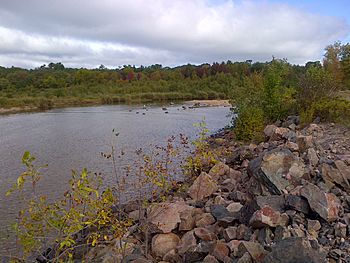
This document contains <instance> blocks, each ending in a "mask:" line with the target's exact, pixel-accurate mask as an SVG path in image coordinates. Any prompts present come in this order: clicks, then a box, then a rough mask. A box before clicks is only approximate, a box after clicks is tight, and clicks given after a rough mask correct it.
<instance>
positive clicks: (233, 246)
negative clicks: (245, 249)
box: [227, 240, 242, 257]
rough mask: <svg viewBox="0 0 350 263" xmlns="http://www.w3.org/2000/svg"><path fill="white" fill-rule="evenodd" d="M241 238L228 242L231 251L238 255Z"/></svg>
mask: <svg viewBox="0 0 350 263" xmlns="http://www.w3.org/2000/svg"><path fill="white" fill-rule="evenodd" d="M241 242H242V241H241V240H231V241H230V242H228V243H227V246H228V247H229V249H230V251H231V253H232V254H233V255H234V256H235V257H237V256H238V247H239V244H240V243H241Z"/></svg>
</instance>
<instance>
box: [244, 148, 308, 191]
mask: <svg viewBox="0 0 350 263" xmlns="http://www.w3.org/2000/svg"><path fill="white" fill-rule="evenodd" d="M248 173H249V174H250V175H252V176H254V177H255V178H257V179H258V180H259V181H260V182H261V183H263V184H264V185H265V186H266V187H267V189H268V190H269V191H270V193H271V194H276V195H280V194H282V192H284V191H285V190H286V188H290V187H292V186H294V185H297V184H299V181H300V180H301V177H302V176H303V175H304V174H305V173H306V169H305V164H304V163H303V161H302V160H301V159H299V158H298V157H296V156H295V155H294V154H293V153H292V152H291V151H290V150H288V149H281V150H279V149H277V150H272V151H269V152H267V153H265V154H264V155H263V156H260V157H258V158H256V159H254V160H252V161H250V162H249V166H248Z"/></svg>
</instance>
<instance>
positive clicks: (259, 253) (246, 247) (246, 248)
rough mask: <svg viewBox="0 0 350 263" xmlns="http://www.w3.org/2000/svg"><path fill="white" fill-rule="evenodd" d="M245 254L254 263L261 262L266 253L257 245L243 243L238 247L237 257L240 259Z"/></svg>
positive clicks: (248, 242)
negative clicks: (247, 254)
mask: <svg viewBox="0 0 350 263" xmlns="http://www.w3.org/2000/svg"><path fill="white" fill-rule="evenodd" d="M247 252H248V253H249V255H250V256H251V257H252V259H253V261H254V262H261V261H262V260H263V259H264V257H265V256H266V254H267V251H266V250H265V249H264V248H263V246H262V245H260V244H259V243H256V242H250V241H243V242H241V243H240V244H239V246H238V256H239V257H242V256H243V255H244V254H245V253H247Z"/></svg>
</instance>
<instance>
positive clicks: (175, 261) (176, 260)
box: [163, 249, 182, 263]
mask: <svg viewBox="0 0 350 263" xmlns="http://www.w3.org/2000/svg"><path fill="white" fill-rule="evenodd" d="M163 260H164V261H165V262H171V263H180V262H182V259H181V257H180V255H179V254H178V253H177V252H176V249H172V250H170V251H169V252H168V253H166V254H165V255H164V257H163Z"/></svg>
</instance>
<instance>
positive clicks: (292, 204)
mask: <svg viewBox="0 0 350 263" xmlns="http://www.w3.org/2000/svg"><path fill="white" fill-rule="evenodd" d="M285 206H286V208H287V209H293V210H295V211H299V212H302V213H304V214H308V213H309V212H310V206H309V203H308V202H307V200H306V199H305V198H303V197H300V196H297V195H291V194H290V195H287V196H286V197H285Z"/></svg>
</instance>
